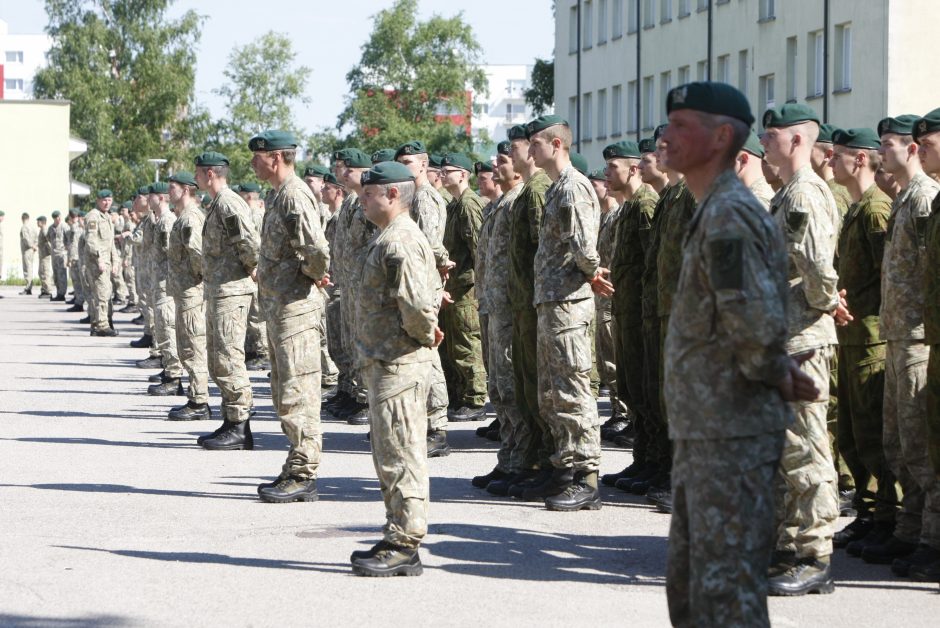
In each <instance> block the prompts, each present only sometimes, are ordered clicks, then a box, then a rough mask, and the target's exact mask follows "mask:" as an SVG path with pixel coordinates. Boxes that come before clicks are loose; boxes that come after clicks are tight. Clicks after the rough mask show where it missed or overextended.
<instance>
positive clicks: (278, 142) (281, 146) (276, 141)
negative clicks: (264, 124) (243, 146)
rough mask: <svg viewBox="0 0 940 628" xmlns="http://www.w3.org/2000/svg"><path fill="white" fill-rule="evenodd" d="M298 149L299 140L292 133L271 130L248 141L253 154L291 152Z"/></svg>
mask: <svg viewBox="0 0 940 628" xmlns="http://www.w3.org/2000/svg"><path fill="white" fill-rule="evenodd" d="M293 148H297V140H296V139H295V138H294V134H293V133H291V132H290V131H280V130H277V129H269V130H267V131H262V132H261V133H259V134H258V135H256V136H254V137H253V138H251V139H250V140H248V150H250V151H252V152H258V151H269V150H290V149H293Z"/></svg>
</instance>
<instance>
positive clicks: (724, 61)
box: [715, 55, 731, 83]
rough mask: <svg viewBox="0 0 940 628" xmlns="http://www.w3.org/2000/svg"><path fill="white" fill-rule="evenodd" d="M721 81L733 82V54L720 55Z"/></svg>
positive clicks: (719, 69)
mask: <svg viewBox="0 0 940 628" xmlns="http://www.w3.org/2000/svg"><path fill="white" fill-rule="evenodd" d="M715 80H717V81H718V82H719V83H730V82H731V55H721V56H720V57H718V76H717V77H716V79H715Z"/></svg>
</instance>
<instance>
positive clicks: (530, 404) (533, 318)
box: [511, 308, 555, 469]
mask: <svg viewBox="0 0 940 628" xmlns="http://www.w3.org/2000/svg"><path fill="white" fill-rule="evenodd" d="M537 338H538V314H536V311H535V308H530V309H525V310H516V311H514V312H513V313H512V346H511V351H512V373H513V379H512V382H513V392H514V393H515V396H516V408H517V409H518V410H519V416H520V420H521V421H522V423H523V424H524V425H525V428H524V429H521V430H520V431H519V433H517V434H515V435H514V439H515V441H516V448H517V449H519V450H520V451H521V453H520V456H521V458H522V468H523V469H535V468H537V467H542V468H548V467H550V466H551V455H552V454H553V453H555V441H554V440H553V439H552V432H551V430H550V429H549V427H548V424H547V423H546V422H545V420H544V419H543V418H542V415H541V413H540V411H539V378H538V373H539V360H538V340H537Z"/></svg>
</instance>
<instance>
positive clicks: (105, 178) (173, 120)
mask: <svg viewBox="0 0 940 628" xmlns="http://www.w3.org/2000/svg"><path fill="white" fill-rule="evenodd" d="M171 4H172V0H46V14H47V15H48V17H49V23H48V25H47V27H46V32H47V33H48V34H49V35H50V36H51V37H52V48H51V49H50V51H49V55H48V61H49V63H48V66H47V67H45V68H43V69H41V70H40V71H39V72H37V74H36V77H35V82H34V94H35V96H36V97H37V98H49V99H68V100H70V101H72V107H71V130H72V133H74V134H75V135H78V136H79V137H81V138H83V139H85V140H87V141H88V152H87V153H85V154H84V155H83V156H81V157H79V158H78V159H77V160H76V161H75V162H74V163H73V176H74V177H75V178H76V179H79V180H81V181H84V182H86V183H88V184H89V185H91V186H92V187H104V186H108V187H111V188H112V189H113V190H114V191H115V193H116V194H117V195H118V197H119V198H126V197H127V196H129V194H130V193H131V192H132V191H133V190H134V189H136V187H137V186H138V185H140V184H142V183H143V182H144V181H149V180H152V178H153V167H152V166H151V165H149V164H148V163H147V159H151V158H163V159H168V160H170V162H171V165H173V166H175V167H179V166H180V165H182V164H183V163H184V162H185V161H186V159H185V158H186V157H187V156H188V153H189V152H190V151H189V146H190V144H191V143H192V138H193V135H194V132H195V126H197V125H198V124H199V123H200V120H202V118H201V117H200V116H198V115H197V116H195V117H190V115H189V114H190V111H191V110H193V108H194V101H193V87H194V83H195V78H194V74H195V63H196V56H195V53H194V52H193V51H194V49H195V45H196V43H197V42H198V41H199V27H200V24H201V20H202V18H200V17H199V16H198V15H197V14H196V13H195V12H194V11H187V12H186V13H185V14H184V15H183V16H182V17H180V18H179V19H176V20H171V19H169V18H168V17H167V15H166V13H167V9H168V8H169V6H170V5H171Z"/></svg>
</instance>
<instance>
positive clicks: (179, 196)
mask: <svg viewBox="0 0 940 628" xmlns="http://www.w3.org/2000/svg"><path fill="white" fill-rule="evenodd" d="M184 193H185V190H184V188H183V186H182V185H180V184H179V183H176V182H175V181H170V202H171V203H173V204H174V205H177V204H178V203H179V202H180V201H182V200H183V195H184Z"/></svg>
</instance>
